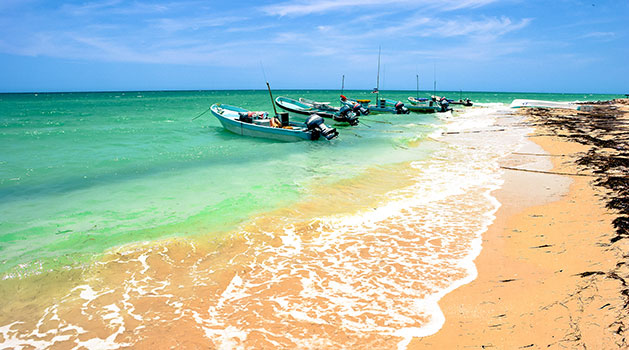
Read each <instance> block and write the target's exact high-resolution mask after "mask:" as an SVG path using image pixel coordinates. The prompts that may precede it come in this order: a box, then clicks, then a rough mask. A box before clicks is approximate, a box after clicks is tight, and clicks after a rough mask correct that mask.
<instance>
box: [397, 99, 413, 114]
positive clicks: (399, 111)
mask: <svg viewBox="0 0 629 350" xmlns="http://www.w3.org/2000/svg"><path fill="white" fill-rule="evenodd" d="M395 111H396V113H397V114H409V113H410V111H409V110H408V108H406V107H404V103H402V102H400V101H398V102H397V103H396V104H395Z"/></svg>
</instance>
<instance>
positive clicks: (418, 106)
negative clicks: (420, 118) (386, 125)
mask: <svg viewBox="0 0 629 350" xmlns="http://www.w3.org/2000/svg"><path fill="white" fill-rule="evenodd" d="M408 102H410V103H411V105H410V106H408V107H407V108H408V110H409V111H411V112H415V113H436V112H441V105H440V104H439V103H435V102H434V101H432V100H431V99H428V98H416V97H412V96H409V97H408Z"/></svg>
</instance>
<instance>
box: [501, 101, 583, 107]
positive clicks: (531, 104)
mask: <svg viewBox="0 0 629 350" xmlns="http://www.w3.org/2000/svg"><path fill="white" fill-rule="evenodd" d="M509 107H511V108H526V107H529V108H566V109H578V108H579V105H578V104H577V103H576V102H556V101H542V100H524V99H515V100H513V102H511V104H510V105H509Z"/></svg>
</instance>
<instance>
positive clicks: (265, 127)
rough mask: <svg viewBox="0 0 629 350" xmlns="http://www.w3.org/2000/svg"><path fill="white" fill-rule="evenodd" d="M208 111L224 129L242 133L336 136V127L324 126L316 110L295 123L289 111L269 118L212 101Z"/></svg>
mask: <svg viewBox="0 0 629 350" xmlns="http://www.w3.org/2000/svg"><path fill="white" fill-rule="evenodd" d="M210 111H211V112H212V114H213V115H214V116H215V117H216V119H218V120H219V121H220V122H221V124H222V125H223V127H224V128H225V129H227V130H229V131H231V132H233V133H235V134H238V135H243V136H251V137H259V138H265V139H271V140H278V141H285V142H294V141H303V140H312V141H314V140H318V139H319V138H320V137H321V136H323V137H325V138H326V139H328V140H331V139H333V138H335V137H337V136H338V132H337V131H336V129H334V128H329V127H328V126H326V125H325V124H324V122H323V118H322V117H321V116H319V115H316V114H313V115H310V116H309V117H308V119H306V122H305V123H295V122H290V121H289V120H288V113H280V114H279V115H278V116H279V117H280V118H279V119H278V118H277V117H275V118H270V117H269V115H268V113H267V112H252V111H248V110H246V109H244V108H240V107H235V106H230V105H226V104H219V103H216V104H213V105H212V106H211V107H210Z"/></svg>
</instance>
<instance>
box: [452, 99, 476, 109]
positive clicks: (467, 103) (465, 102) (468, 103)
mask: <svg viewBox="0 0 629 350" xmlns="http://www.w3.org/2000/svg"><path fill="white" fill-rule="evenodd" d="M448 102H450V104H451V105H461V106H465V107H472V106H473V105H474V104H473V103H472V101H471V100H470V99H469V98H466V99H465V100H458V101H455V100H451V99H448Z"/></svg>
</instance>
